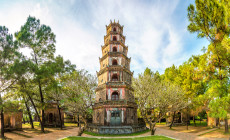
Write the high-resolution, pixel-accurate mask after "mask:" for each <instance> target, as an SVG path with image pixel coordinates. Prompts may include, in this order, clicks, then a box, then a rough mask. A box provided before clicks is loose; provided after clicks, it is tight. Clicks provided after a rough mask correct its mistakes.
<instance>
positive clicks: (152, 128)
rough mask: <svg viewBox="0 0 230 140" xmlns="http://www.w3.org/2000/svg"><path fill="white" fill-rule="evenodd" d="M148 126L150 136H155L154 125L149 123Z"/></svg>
mask: <svg viewBox="0 0 230 140" xmlns="http://www.w3.org/2000/svg"><path fill="white" fill-rule="evenodd" d="M149 125H150V131H151V135H154V134H155V132H156V128H155V125H154V124H152V123H150V124H149Z"/></svg>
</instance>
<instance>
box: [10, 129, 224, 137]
mask: <svg viewBox="0 0 230 140" xmlns="http://www.w3.org/2000/svg"><path fill="white" fill-rule="evenodd" d="M78 131H79V128H78V127H71V128H68V129H66V130H55V131H53V132H50V133H46V134H32V135H31V134H29V133H26V132H23V131H15V133H10V137H8V138H9V139H13V140H25V139H28V140H57V139H61V138H65V137H68V136H77V135H78ZM209 131H212V130H211V129H210V130H209ZM207 132H208V131H207ZM203 133H204V132H203ZM8 134H9V133H8ZM19 134H21V135H19ZM6 135H7V134H6ZM23 135H24V136H23ZM156 135H163V136H167V137H170V138H174V139H178V140H228V139H221V138H205V137H201V136H197V135H196V134H195V133H185V132H178V131H173V130H167V129H163V128H159V127H157V129H156ZM25 136H30V137H31V138H28V137H25ZM83 136H85V137H97V138H133V137H144V136H150V132H147V133H144V134H141V135H138V136H121V137H99V136H90V135H87V134H83Z"/></svg>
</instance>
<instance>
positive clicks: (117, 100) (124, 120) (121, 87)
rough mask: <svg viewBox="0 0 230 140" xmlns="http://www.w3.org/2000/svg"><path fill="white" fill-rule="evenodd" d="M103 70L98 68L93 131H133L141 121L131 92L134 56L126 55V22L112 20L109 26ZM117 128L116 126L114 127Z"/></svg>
mask: <svg viewBox="0 0 230 140" xmlns="http://www.w3.org/2000/svg"><path fill="white" fill-rule="evenodd" d="M101 49H102V57H101V58H99V61H100V71H99V72H97V76H98V87H97V89H96V102H95V104H94V106H93V124H94V126H97V128H95V129H94V130H93V131H96V132H98V133H119V134H121V133H132V132H134V130H133V127H131V126H134V125H137V124H138V119H137V104H136V103H135V99H134V96H133V94H132V92H133V89H132V87H131V80H132V76H133V72H131V71H130V61H131V58H128V57H127V53H128V46H126V45H125V36H123V26H121V25H120V24H119V21H118V22H117V23H116V22H115V21H114V22H112V21H111V22H110V24H109V25H108V26H106V35H105V36H104V45H103V46H101ZM115 128H116V129H115Z"/></svg>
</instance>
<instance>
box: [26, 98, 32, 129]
mask: <svg viewBox="0 0 230 140" xmlns="http://www.w3.org/2000/svg"><path fill="white" fill-rule="evenodd" d="M25 100H26V99H25ZM25 105H26V110H27V113H28V116H29V121H30V125H31V128H32V129H34V124H33V119H32V116H31V112H30V108H29V106H28V101H25Z"/></svg>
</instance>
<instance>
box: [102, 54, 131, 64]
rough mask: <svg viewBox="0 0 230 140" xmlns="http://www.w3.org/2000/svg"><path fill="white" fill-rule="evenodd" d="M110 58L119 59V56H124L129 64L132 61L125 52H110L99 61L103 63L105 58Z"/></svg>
mask: <svg viewBox="0 0 230 140" xmlns="http://www.w3.org/2000/svg"><path fill="white" fill-rule="evenodd" d="M108 56H114V57H117V56H123V57H124V58H125V59H126V60H128V62H130V61H131V57H130V58H128V57H127V56H126V55H125V53H123V52H108V53H107V54H106V55H104V56H103V57H102V58H100V57H99V61H100V62H101V61H103V60H104V59H105V58H107V57H108Z"/></svg>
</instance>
